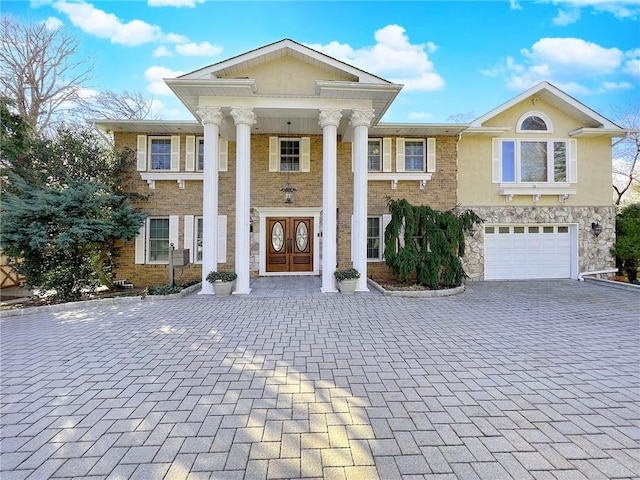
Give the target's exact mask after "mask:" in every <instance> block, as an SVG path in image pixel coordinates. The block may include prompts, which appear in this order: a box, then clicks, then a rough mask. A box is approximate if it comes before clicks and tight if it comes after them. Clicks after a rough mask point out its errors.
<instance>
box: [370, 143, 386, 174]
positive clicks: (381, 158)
mask: <svg viewBox="0 0 640 480" xmlns="http://www.w3.org/2000/svg"><path fill="white" fill-rule="evenodd" d="M373 142H375V143H377V144H378V148H379V150H380V151H379V153H378V162H379V163H378V168H377V169H372V168H371V164H370V163H369V160H370V159H369V157H370V154H369V144H370V143H373ZM383 143H384V142H383V139H382V138H381V137H373V138H368V139H367V172H368V173H380V172H382V171H383V169H384V165H383V163H384V149H383Z"/></svg>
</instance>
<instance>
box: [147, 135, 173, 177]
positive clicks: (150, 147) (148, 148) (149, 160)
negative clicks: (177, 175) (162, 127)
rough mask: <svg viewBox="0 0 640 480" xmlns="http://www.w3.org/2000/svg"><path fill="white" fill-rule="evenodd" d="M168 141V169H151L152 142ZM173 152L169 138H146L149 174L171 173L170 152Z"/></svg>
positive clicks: (160, 136) (152, 136) (153, 136)
mask: <svg viewBox="0 0 640 480" xmlns="http://www.w3.org/2000/svg"><path fill="white" fill-rule="evenodd" d="M154 140H169V168H153V155H154V154H153V141H154ZM172 150H173V145H172V140H171V137H170V136H168V135H149V136H148V137H147V152H149V154H148V169H149V171H150V172H170V171H171V151H172Z"/></svg>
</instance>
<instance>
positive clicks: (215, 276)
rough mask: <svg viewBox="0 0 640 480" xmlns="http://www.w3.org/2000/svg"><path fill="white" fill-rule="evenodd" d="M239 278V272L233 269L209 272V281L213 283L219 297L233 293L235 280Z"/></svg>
mask: <svg viewBox="0 0 640 480" xmlns="http://www.w3.org/2000/svg"><path fill="white" fill-rule="evenodd" d="M236 278H238V274H237V273H236V272H233V271H228V272H224V271H220V272H209V274H208V275H207V282H209V283H210V284H211V285H213V291H214V292H215V294H216V296H217V297H226V296H228V295H231V288H232V287H233V281H234V280H235V279H236Z"/></svg>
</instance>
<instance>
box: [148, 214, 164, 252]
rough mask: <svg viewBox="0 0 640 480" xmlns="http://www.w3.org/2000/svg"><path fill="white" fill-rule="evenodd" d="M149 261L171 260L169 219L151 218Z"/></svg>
mask: <svg viewBox="0 0 640 480" xmlns="http://www.w3.org/2000/svg"><path fill="white" fill-rule="evenodd" d="M147 251H148V252H149V261H150V262H167V261H169V219H168V218H150V219H149V248H148V249H147Z"/></svg>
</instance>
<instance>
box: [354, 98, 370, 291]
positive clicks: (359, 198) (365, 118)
mask: <svg viewBox="0 0 640 480" xmlns="http://www.w3.org/2000/svg"><path fill="white" fill-rule="evenodd" d="M373 116H374V114H373V109H370V108H368V109H361V110H352V113H351V121H350V122H349V125H351V126H352V127H353V153H354V173H353V232H351V242H352V244H353V267H354V268H356V269H357V270H358V271H359V272H360V278H359V279H358V285H357V287H356V290H357V291H369V288H368V287H367V172H368V161H367V158H368V156H367V145H368V139H369V125H371V121H372V120H373Z"/></svg>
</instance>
